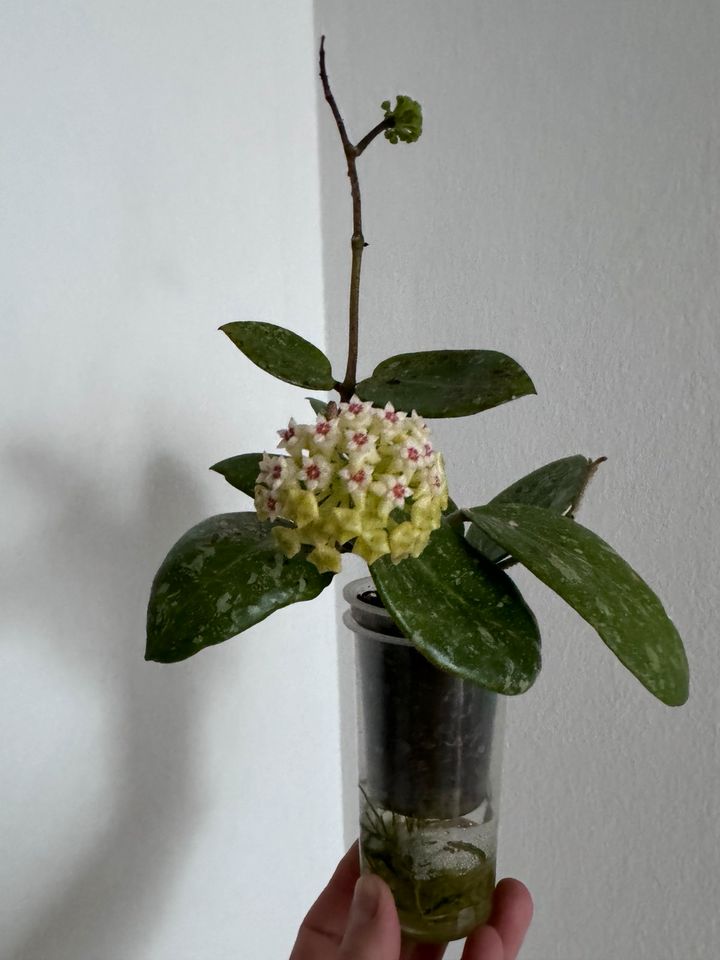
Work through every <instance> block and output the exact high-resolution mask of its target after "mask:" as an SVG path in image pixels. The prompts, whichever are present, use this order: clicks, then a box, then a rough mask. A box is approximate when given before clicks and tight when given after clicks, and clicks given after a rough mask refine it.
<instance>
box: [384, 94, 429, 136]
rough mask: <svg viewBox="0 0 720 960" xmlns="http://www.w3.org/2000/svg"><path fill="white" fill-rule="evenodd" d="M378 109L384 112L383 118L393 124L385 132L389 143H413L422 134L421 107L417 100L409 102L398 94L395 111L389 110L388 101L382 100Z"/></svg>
mask: <svg viewBox="0 0 720 960" xmlns="http://www.w3.org/2000/svg"><path fill="white" fill-rule="evenodd" d="M380 108H381V109H382V110H384V111H385V117H386V118H387V117H391V118H392V119H393V120H394V121H395V123H394V125H393V126H392V127H390V129H389V130H386V131H385V137H386V138H387V139H388V140H389V141H390V143H397V142H398V140H402V142H403V143H414V142H415V141H416V140H418V139H419V138H420V134H421V133H422V107H421V106H420V104H419V103H418V102H417V100H411V99H410V97H405V96H403V95H402V94H398V96H397V103H396V104H395V109H394V110H391V109H390V101H389V100H384V101H383V102H382V103H381V104H380Z"/></svg>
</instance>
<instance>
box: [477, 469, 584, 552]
mask: <svg viewBox="0 0 720 960" xmlns="http://www.w3.org/2000/svg"><path fill="white" fill-rule="evenodd" d="M595 466H596V463H594V462H593V461H592V460H588V458H587V457H581V456H576V457H564V458H563V459H562V460H553V462H552V463H547V464H546V465H545V466H544V467H540V468H539V469H538V470H533V472H532V473H529V474H528V475H527V476H525V477H523V478H522V479H521V480H516V481H515V483H513V484H512V485H511V486H509V487H507V488H506V489H505V490H503V491H502V492H501V493H499V494H498V495H497V496H496V497H493V499H492V500H491V501H490V503H529V504H532V505H533V506H536V507H545V508H546V509H547V510H552V511H553V513H561V514H564V513H567V512H568V510H570V509H571V508H572V507H573V506H575V508H577V505H578V501H579V499H580V496H581V495H582V492H583V490H584V489H585V486H586V485H587V483H588V481H589V479H590V477H591V476H592V473H593V469H594V467H595ZM465 536H466V537H467V539H468V542H469V543H471V544H472V546H473V547H475V549H476V550H479V551H480V553H482V554H483V555H484V556H486V557H487V558H488V560H492V561H493V563H498V562H499V561H500V560H503V559H504V558H505V557H507V555H508V552H507V550H504V549H503V548H502V547H501V546H500V545H499V544H497V543H495V542H494V541H493V540H491V539H490V537H488V536H487V534H486V533H484V532H483V531H482V530H481V529H480V528H479V527H477V526H475V524H474V523H471V524H470V525H469V527H468V529H467V532H466V534H465Z"/></svg>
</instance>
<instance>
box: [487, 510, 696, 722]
mask: <svg viewBox="0 0 720 960" xmlns="http://www.w3.org/2000/svg"><path fill="white" fill-rule="evenodd" d="M469 513H470V515H471V516H472V519H473V522H474V523H475V524H477V526H479V527H480V528H481V529H482V530H483V531H484V532H485V533H486V534H487V535H488V536H489V537H490V538H491V539H492V540H494V541H495V542H496V543H499V544H500V545H501V546H503V547H504V548H505V549H506V550H507V551H508V552H509V553H511V554H512V555H513V557H515V558H516V559H517V560H519V561H520V562H521V563H523V564H524V565H525V566H526V567H527V568H528V570H530V571H531V572H532V573H534V574H535V576H536V577H538V578H539V579H540V580H542V581H543V583H545V584H547V586H548V587H550V589H551V590H554V591H555V592H556V593H557V594H559V596H561V597H562V598H563V600H565V601H566V602H567V603H569V604H570V606H571V607H573V608H574V609H575V610H577V612H578V613H579V614H580V616H581V617H582V618H583V619H584V620H587V622H588V623H589V624H590V625H591V626H592V627H594V628H595V630H597V632H598V633H599V634H600V636H601V637H602V639H603V640H604V641H605V643H606V644H607V645H608V647H610V649H611V650H612V651H613V653H614V654H615V655H616V656H617V657H618V659H619V660H620V661H621V662H622V663H623V664H624V665H625V666H626V667H627V668H628V670H630V672H631V673H633V674H634V675H635V676H636V677H637V679H638V680H639V681H640V683H642V684H643V685H644V686H645V687H647V689H648V690H649V691H650V692H651V693H652V694H654V695H655V696H656V697H657V698H658V699H659V700H662V702H663V703H666V704H668V705H670V706H679V705H680V704H682V703H685V701H686V700H687V697H688V664H687V658H686V656H685V650H684V649H683V644H682V640H681V639H680V637H679V635H678V632H677V630H676V629H675V627H674V625H673V624H672V622H671V621H670V619H669V618H668V616H667V614H666V613H665V610H664V609H663V606H662V604H661V602H660V600H659V599H658V598H657V597H656V596H655V594H654V593H653V591H652V590H651V589H650V587H649V586H648V585H647V584H646V583H645V582H644V580H642V579H641V578H640V577H639V576H638V574H637V573H635V571H634V570H633V569H632V567H630V566H629V565H628V564H627V563H626V562H625V560H623V559H622V557H620V556H618V554H617V553H615V551H614V550H613V549H612V547H610V546H608V544H607V543H605V542H604V541H603V540H601V539H600V537H598V536H597V535H596V534H594V533H592V531H590V530H588V529H587V528H586V527H582V526H581V525H580V524H579V523H576V522H575V521H574V520H571V519H569V518H568V517H560V516H558V515H557V514H555V513H552V512H551V511H549V510H544V509H543V508H541V507H532V506H527V505H524V504H488V505H487V506H485V507H476V508H475V509H473V510H470V511H469Z"/></svg>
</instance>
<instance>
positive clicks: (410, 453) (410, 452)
mask: <svg viewBox="0 0 720 960" xmlns="http://www.w3.org/2000/svg"><path fill="white" fill-rule="evenodd" d="M419 456H420V452H419V450H417V449H416V448H415V447H408V448H407V458H408V460H412V461H413V462H414V461H415V460H417V458H418V457H419Z"/></svg>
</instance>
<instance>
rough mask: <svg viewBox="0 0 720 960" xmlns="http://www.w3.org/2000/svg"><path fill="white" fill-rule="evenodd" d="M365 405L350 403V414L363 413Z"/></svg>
mask: <svg viewBox="0 0 720 960" xmlns="http://www.w3.org/2000/svg"><path fill="white" fill-rule="evenodd" d="M362 409H363V405H362V404H361V403H349V404H348V413H362Z"/></svg>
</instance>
